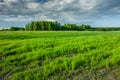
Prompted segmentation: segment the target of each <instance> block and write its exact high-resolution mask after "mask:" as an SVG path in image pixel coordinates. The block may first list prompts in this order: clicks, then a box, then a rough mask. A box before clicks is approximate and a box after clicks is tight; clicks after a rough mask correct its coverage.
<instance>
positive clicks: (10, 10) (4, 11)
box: [0, 0, 120, 23]
mask: <svg viewBox="0 0 120 80" xmlns="http://www.w3.org/2000/svg"><path fill="white" fill-rule="evenodd" d="M119 3H120V0H100V1H98V0H0V16H1V18H0V21H2V20H3V21H6V20H7V21H9V20H10V21H11V19H15V20H18V21H19V20H20V21H21V20H38V19H41V20H47V19H48V20H59V21H61V20H65V21H67V22H75V23H78V22H90V23H93V21H94V19H99V18H103V17H104V16H114V15H119V14H120V5H119ZM5 16H7V17H5Z"/></svg>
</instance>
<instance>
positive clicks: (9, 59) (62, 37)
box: [0, 31, 120, 80]
mask: <svg viewBox="0 0 120 80" xmlns="http://www.w3.org/2000/svg"><path fill="white" fill-rule="evenodd" d="M119 66H120V32H87V31H86V32H78V31H59V32H57V31H50V32H47V31H41V32H39V31H38V32H30V31H29V32H27V31H26V32H25V31H24V32H22V31H18V32H10V31H5V32H4V31H1V32H0V77H1V79H2V80H33V79H34V80H59V79H60V80H61V79H63V80H66V79H70V80H73V79H75V80H78V79H80V80H96V79H97V80H106V79H107V80H119V79H120V77H119V76H120V67H119Z"/></svg>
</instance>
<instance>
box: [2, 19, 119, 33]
mask: <svg viewBox="0 0 120 80" xmlns="http://www.w3.org/2000/svg"><path fill="white" fill-rule="evenodd" d="M2 30H3V31H8V30H9V31H63V30H71V31H120V27H117V28H115V27H91V26H90V25H86V24H82V25H77V24H69V23H67V24H63V25H61V24H60V23H59V22H57V21H32V22H31V23H28V24H26V26H25V28H23V27H10V29H2Z"/></svg>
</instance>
